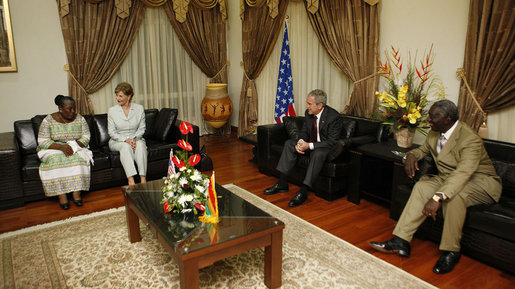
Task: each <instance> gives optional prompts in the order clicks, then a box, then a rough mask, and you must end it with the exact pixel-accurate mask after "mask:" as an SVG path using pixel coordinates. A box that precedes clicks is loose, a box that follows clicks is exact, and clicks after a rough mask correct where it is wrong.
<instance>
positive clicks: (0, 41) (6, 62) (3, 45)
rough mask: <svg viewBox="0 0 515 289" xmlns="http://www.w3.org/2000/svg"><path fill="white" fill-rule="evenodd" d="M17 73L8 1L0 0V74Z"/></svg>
mask: <svg viewBox="0 0 515 289" xmlns="http://www.w3.org/2000/svg"><path fill="white" fill-rule="evenodd" d="M12 71H18V67H17V66H16V54H15V52H14V40H13V30H12V27H11V14H10V13H9V0H0V72H12Z"/></svg>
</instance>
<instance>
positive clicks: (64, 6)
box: [59, 0, 71, 18]
mask: <svg viewBox="0 0 515 289" xmlns="http://www.w3.org/2000/svg"><path fill="white" fill-rule="evenodd" d="M70 2H71V0H59V15H60V16H61V18H62V17H64V16H66V15H68V13H70Z"/></svg>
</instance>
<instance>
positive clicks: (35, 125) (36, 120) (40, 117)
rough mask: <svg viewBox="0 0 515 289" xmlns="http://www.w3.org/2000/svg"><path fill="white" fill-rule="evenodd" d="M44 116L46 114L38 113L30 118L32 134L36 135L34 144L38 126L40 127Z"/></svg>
mask: <svg viewBox="0 0 515 289" xmlns="http://www.w3.org/2000/svg"><path fill="white" fill-rule="evenodd" d="M46 116H47V115H46V114H38V115H36V116H34V117H33V118H31V119H30V122H32V129H33V130H34V135H35V136H36V146H37V140H38V134H39V127H41V123H42V122H43V119H45V117H46Z"/></svg>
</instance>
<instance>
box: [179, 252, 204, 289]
mask: <svg viewBox="0 0 515 289" xmlns="http://www.w3.org/2000/svg"><path fill="white" fill-rule="evenodd" d="M178 263H179V276H180V278H181V289H198V288H199V286H200V281H199V277H198V259H196V258H193V259H189V260H187V261H184V260H180V261H179V262H178Z"/></svg>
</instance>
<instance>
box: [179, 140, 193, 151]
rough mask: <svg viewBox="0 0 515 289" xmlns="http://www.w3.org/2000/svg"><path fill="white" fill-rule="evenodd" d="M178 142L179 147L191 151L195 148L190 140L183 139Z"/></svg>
mask: <svg viewBox="0 0 515 289" xmlns="http://www.w3.org/2000/svg"><path fill="white" fill-rule="evenodd" d="M177 144H178V145H179V147H180V148H181V149H183V150H187V151H189V152H191V150H193V147H192V146H191V145H190V143H189V142H187V141H185V140H183V139H181V140H179V141H178V142H177Z"/></svg>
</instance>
